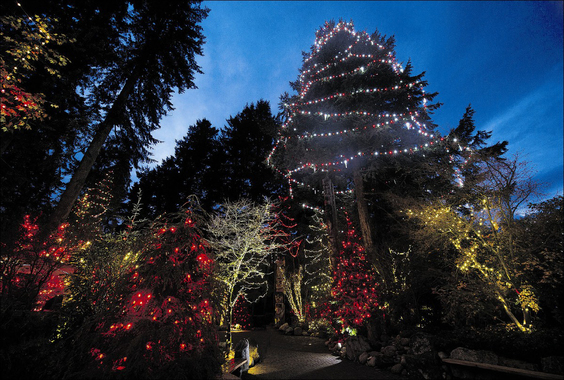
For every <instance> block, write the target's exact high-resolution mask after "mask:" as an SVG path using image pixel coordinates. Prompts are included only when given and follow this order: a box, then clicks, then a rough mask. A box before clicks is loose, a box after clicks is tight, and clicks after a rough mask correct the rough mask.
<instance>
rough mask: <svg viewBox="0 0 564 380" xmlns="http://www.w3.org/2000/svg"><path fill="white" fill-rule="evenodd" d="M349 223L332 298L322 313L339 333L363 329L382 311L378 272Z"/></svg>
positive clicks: (340, 254) (348, 222)
mask: <svg viewBox="0 0 564 380" xmlns="http://www.w3.org/2000/svg"><path fill="white" fill-rule="evenodd" d="M346 223H347V232H346V234H345V237H344V239H343V241H342V242H341V249H340V250H339V254H338V255H337V256H336V257H335V262H336V263H335V270H334V272H333V284H332V289H331V297H330V299H329V302H328V303H327V308H326V310H325V312H322V314H321V315H322V316H323V317H326V318H328V319H329V320H330V322H331V324H332V326H333V328H334V330H335V333H336V334H343V333H345V332H346V330H347V328H349V329H350V328H352V329H356V328H359V327H361V326H363V325H364V324H365V322H366V321H367V320H368V319H369V318H371V317H372V315H373V314H374V313H375V312H376V310H378V308H379V306H378V297H377V296H376V291H377V287H378V284H377V283H376V276H375V273H374V271H373V270H372V268H371V265H370V262H369V261H368V260H367V257H366V254H365V249H364V247H363V246H362V244H360V238H359V237H358V235H357V233H356V231H355V229H354V227H353V226H352V222H351V221H350V220H349V219H348V218H347V220H346Z"/></svg>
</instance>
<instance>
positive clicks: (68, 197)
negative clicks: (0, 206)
mask: <svg viewBox="0 0 564 380" xmlns="http://www.w3.org/2000/svg"><path fill="white" fill-rule="evenodd" d="M141 71H142V68H141V66H137V67H136V69H135V70H134V71H133V72H132V73H131V75H130V76H129V78H128V79H127V82H126V83H125V85H124V86H123V88H122V89H121V92H120V93H119V95H118V97H117V98H116V100H115V101H114V104H113V105H112V108H110V110H109V111H108V113H107V114H106V117H105V119H104V121H102V123H100V125H99V126H98V131H97V132H96V134H95V135H94V137H93V139H92V141H91V142H90V145H89V146H88V149H87V150H86V152H85V153H84V156H83V157H82V160H81V161H80V165H79V166H78V168H77V169H76V171H75V172H74V174H73V176H72V178H71V180H70V181H69V183H68V184H67V186H66V188H65V191H64V192H63V194H62V195H61V199H60V200H59V203H58V204H57V206H56V207H55V210H53V213H51V215H50V216H49V219H48V221H47V223H46V226H45V227H46V228H45V230H44V231H45V233H46V234H49V233H51V232H52V231H54V230H55V229H56V228H57V227H58V226H59V225H60V224H61V223H63V222H64V221H65V220H66V219H67V218H68V216H69V214H70V212H71V210H72V207H73V205H74V203H75V202H76V200H77V198H78V196H79V195H80V191H81V190H82V188H83V186H84V183H85V182H86V178H87V177H88V174H89V173H90V170H92V166H93V165H94V162H96V159H97V158H98V155H99V154H100V150H101V149H102V146H103V145H104V142H105V141H106V139H107V138H108V136H109V135H110V133H111V132H112V129H113V127H114V126H115V125H116V122H117V120H118V119H119V117H120V113H121V112H122V111H123V108H124V107H125V103H126V101H127V99H128V97H129V95H130V94H131V91H132V90H133V88H134V87H135V84H136V82H137V81H138V80H139V77H140V75H141Z"/></svg>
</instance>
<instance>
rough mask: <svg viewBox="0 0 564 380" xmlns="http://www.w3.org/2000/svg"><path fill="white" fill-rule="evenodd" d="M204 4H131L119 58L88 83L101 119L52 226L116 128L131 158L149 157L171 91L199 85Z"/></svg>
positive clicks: (65, 212)
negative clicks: (196, 80) (130, 150)
mask: <svg viewBox="0 0 564 380" xmlns="http://www.w3.org/2000/svg"><path fill="white" fill-rule="evenodd" d="M200 3H201V2H200V1H195V2H181V1H174V2H167V3H164V4H163V3H162V2H157V1H142V2H131V3H130V4H128V5H129V7H128V12H127V14H125V15H124V19H123V20H124V23H123V24H122V25H121V27H122V29H121V30H119V32H120V33H121V36H126V37H125V38H121V39H120V44H119V45H117V46H115V54H116V56H117V57H119V59H120V60H119V61H115V62H112V65H111V66H105V67H103V68H104V69H105V70H104V71H103V73H104V75H103V76H97V77H96V78H94V80H93V81H90V82H89V83H88V84H87V88H88V89H89V90H90V91H91V97H90V98H91V102H92V104H93V105H94V107H95V109H96V111H97V115H96V119H97V123H96V124H95V125H93V129H94V133H93V137H92V140H91V141H90V143H89V144H88V148H87V149H86V151H85V152H84V155H83V157H82V160H81V162H80V164H79V165H78V167H77V168H76V170H75V171H74V172H73V175H72V177H71V180H70V181H69V183H68V184H67V185H66V188H65V191H64V193H63V194H62V196H61V199H60V200H59V202H58V204H57V206H56V208H55V210H54V211H53V213H52V214H51V215H50V218H49V221H48V224H47V226H48V228H49V229H52V228H54V227H55V226H56V225H57V224H58V223H60V222H61V221H63V220H65V219H66V218H67V216H68V214H69V212H70V209H71V207H72V205H73V204H74V202H75V200H76V199H77V197H78V195H79V193H80V191H81V189H82V187H83V186H84V183H85V181H86V178H87V176H88V174H89V173H90V170H91V169H92V166H93V165H94V162H95V161H96V158H97V157H98V155H99V154H100V151H101V150H102V148H103V146H104V144H105V143H106V141H107V139H108V137H109V136H110V135H111V134H112V131H115V135H116V136H118V137H120V136H123V137H122V138H123V139H126V140H128V141H129V142H130V143H131V146H132V147H133V148H134V149H133V155H132V157H130V160H131V161H130V162H133V163H135V164H137V163H138V162H139V161H141V160H146V159H147V158H148V154H149V153H148V150H147V148H148V147H149V146H150V145H151V144H153V143H155V142H156V140H155V139H154V138H153V137H152V136H151V132H152V131H154V130H155V129H157V128H158V123H159V121H160V119H161V117H162V116H164V115H165V114H166V113H167V111H169V110H171V109H172V104H171V102H170V98H171V96H172V93H173V91H174V90H175V89H176V90H178V91H179V92H183V91H184V90H185V89H190V88H195V84H194V73H196V72H201V71H200V67H199V66H198V65H197V63H196V61H195V56H196V55H201V54H202V44H203V40H204V36H203V35H202V30H201V27H200V26H199V25H198V24H199V23H200V22H201V21H202V20H203V19H204V18H205V17H207V14H208V11H209V10H208V9H207V8H202V7H201V6H200ZM88 85H90V86H91V87H90V86H88Z"/></svg>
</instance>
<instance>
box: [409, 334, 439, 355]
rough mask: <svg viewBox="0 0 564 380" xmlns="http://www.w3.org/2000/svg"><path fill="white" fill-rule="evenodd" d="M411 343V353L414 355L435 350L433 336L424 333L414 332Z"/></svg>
mask: <svg viewBox="0 0 564 380" xmlns="http://www.w3.org/2000/svg"><path fill="white" fill-rule="evenodd" d="M409 345H410V347H411V352H410V353H411V354H413V355H421V354H423V353H425V352H429V351H433V345H432V343H431V336H430V335H427V334H424V333H416V334H413V335H412V336H411V339H410V340H409Z"/></svg>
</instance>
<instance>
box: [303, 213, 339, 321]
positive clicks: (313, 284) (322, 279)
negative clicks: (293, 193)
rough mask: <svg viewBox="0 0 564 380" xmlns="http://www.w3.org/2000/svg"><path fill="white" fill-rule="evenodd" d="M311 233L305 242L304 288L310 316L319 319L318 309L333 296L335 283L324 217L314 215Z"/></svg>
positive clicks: (310, 228)
mask: <svg viewBox="0 0 564 380" xmlns="http://www.w3.org/2000/svg"><path fill="white" fill-rule="evenodd" d="M308 227H309V231H310V233H309V234H308V236H307V237H306V238H305V241H304V266H303V268H304V275H305V277H306V279H305V280H304V288H306V289H307V297H306V301H307V306H306V310H308V313H309V316H310V317H312V318H314V319H316V318H318V317H319V313H318V307H319V306H320V305H321V304H323V303H324V302H326V301H327V300H328V299H329V297H330V295H331V284H332V282H333V272H332V268H333V265H332V262H331V249H330V246H329V236H328V233H327V231H328V228H327V225H326V224H325V223H324V222H323V217H322V216H320V215H317V213H316V214H314V215H313V216H312V222H311V223H310V224H309V226H308Z"/></svg>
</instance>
